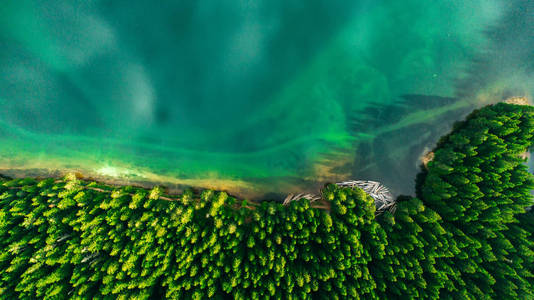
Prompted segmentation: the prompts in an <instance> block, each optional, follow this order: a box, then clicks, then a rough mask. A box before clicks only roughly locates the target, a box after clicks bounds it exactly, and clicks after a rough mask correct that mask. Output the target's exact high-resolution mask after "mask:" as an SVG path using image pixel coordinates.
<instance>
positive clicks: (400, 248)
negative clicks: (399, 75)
mask: <svg viewBox="0 0 534 300" xmlns="http://www.w3.org/2000/svg"><path fill="white" fill-rule="evenodd" d="M533 137H534V108H532V107H530V106H520V105H510V104H504V103H500V104H497V105H493V106H487V107H484V108H482V109H479V110H476V111H474V112H473V113H471V114H470V115H469V116H468V117H467V118H466V120H465V121H463V122H459V123H457V124H456V125H455V126H454V128H453V130H452V132H451V133H450V134H448V135H446V136H444V137H443V138H442V139H441V140H440V141H439V143H438V144H437V146H436V148H435V149H434V157H433V159H432V160H431V161H430V162H428V164H427V168H426V169H423V171H422V172H421V173H420V174H419V175H418V176H417V184H416V190H417V197H416V198H413V197H407V196H404V197H399V198H398V199H397V202H396V207H395V209H394V211H393V210H392V212H390V211H385V212H383V213H381V214H378V215H376V214H375V205H374V201H373V199H372V198H371V197H370V196H369V195H367V194H366V193H365V192H364V191H363V190H361V189H359V188H349V187H345V188H344V187H339V186H337V185H332V184H330V185H326V186H325V187H324V188H323V190H322V193H321V198H320V199H318V200H315V201H313V202H310V200H308V199H300V200H295V201H290V202H289V203H286V205H284V204H282V203H278V202H269V201H264V202H247V201H246V200H239V199H236V198H234V197H231V196H228V195H227V194H226V193H224V192H216V191H212V190H204V191H202V192H200V193H194V192H193V191H186V192H184V193H183V194H181V195H179V196H178V198H177V199H174V198H173V197H172V196H169V195H165V194H164V193H163V190H162V189H160V188H154V189H152V190H146V189H142V188H136V187H131V186H124V187H112V186H107V185H104V184H100V183H97V182H88V181H83V180H79V179H77V178H76V177H75V176H68V177H66V178H64V179H53V178H49V179H44V180H36V179H32V178H25V179H14V180H9V179H1V180H2V183H1V185H0V249H1V252H0V298H2V299H15V298H23V299H34V298H45V299H66V298H70V299H86V298H92V299H149V298H152V299H159V298H170V299H207V298H215V299H227V298H234V299H267V298H275V299H397V298H398V299H416V298H424V299H437V298H442V299H494V298H503V299H508V298H514V299H526V298H529V297H533V296H534V295H533V290H534V280H533V279H534V278H533V275H532V271H533V267H534V261H533V259H534V252H533V251H534V241H533V238H532V233H533V229H534V218H533V217H534V213H533V211H532V210H528V208H529V207H530V206H532V204H533V202H532V196H531V194H530V191H531V190H532V188H534V180H533V175H532V174H530V173H528V171H527V167H526V165H525V164H524V162H525V159H524V158H523V156H522V154H524V152H525V151H527V150H528V148H529V147H530V146H531V145H532V141H533Z"/></svg>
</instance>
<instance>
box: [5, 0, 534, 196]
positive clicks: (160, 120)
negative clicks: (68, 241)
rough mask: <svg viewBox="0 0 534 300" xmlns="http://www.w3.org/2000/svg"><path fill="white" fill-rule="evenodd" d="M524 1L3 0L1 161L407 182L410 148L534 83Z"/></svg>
mask: <svg viewBox="0 0 534 300" xmlns="http://www.w3.org/2000/svg"><path fill="white" fill-rule="evenodd" d="M529 11H530V12H532V4H530V3H529V2H528V1H502V0H490V1H487V0H485V1H482V0H479V1H441V0H440V1H426V2H422V1H415V0H408V1H401V2H399V1H342V0H334V1H326V0H315V1H308V2H306V3H305V4H304V2H303V3H300V2H295V1H272V0H271V1H252V2H246V1H224V2H212V1H191V2H190V3H183V2H181V3H178V2H176V3H170V2H166V3H164V4H157V5H156V4H153V3H148V2H147V3H131V2H127V1H113V2H105V1H84V2H83V3H82V2H76V1H59V0H58V1H47V2H46V3H39V4H36V3H34V2H32V1H13V2H10V3H9V5H6V6H3V7H2V8H0V42H1V45H2V50H1V51H0V74H2V76H1V77H0V78H1V79H0V107H1V110H0V125H1V129H0V139H1V141H0V142H1V144H2V146H1V147H0V159H1V161H0V168H1V169H41V170H78V171H80V172H82V173H84V174H89V175H91V176H95V177H98V176H103V177H109V178H115V179H124V180H136V181H146V182H163V183H168V184H176V185H180V186H181V185H193V186H199V187H214V188H223V189H227V190H229V191H230V192H235V193H243V194H245V195H247V196H250V197H262V196H263V195H265V194H269V193H277V192H281V191H282V190H283V191H315V190H316V189H317V188H318V187H319V186H321V185H322V184H324V183H325V182H331V181H337V180H346V179H355V178H362V179H370V180H379V181H382V182H384V183H385V184H386V185H388V186H389V187H390V188H392V189H393V191H394V192H396V193H411V189H412V186H413V183H412V178H413V176H412V175H413V174H415V173H416V172H417V170H418V158H419V156H420V155H421V154H423V152H424V151H425V149H427V150H429V149H430V148H431V147H432V146H433V143H435V141H436V140H437V139H438V138H439V136H440V135H441V134H444V133H445V132H446V131H447V130H449V129H450V126H451V124H452V123H453V122H454V121H456V120H459V119H461V118H462V117H463V116H464V115H465V114H466V113H467V112H469V111H470V110H471V109H473V108H475V107H477V106H480V105H482V104H486V103H491V102H495V101H499V100H501V99H502V98H505V97H507V96H512V95H519V96H529V95H530V94H531V93H532V86H534V85H532V83H534V81H533V80H532V78H533V77H532V73H533V69H534V68H533V66H532V59H530V60H529V59H528V58H529V56H530V55H531V53H532V50H533V49H532V48H533V47H534V43H533V42H532V36H534V35H533V34H532V31H533V30H532V26H522V25H521V24H533V23H534V22H532V21H534V20H532V19H533V17H532V15H533V14H531V13H530V14H529V13H528V12H529ZM529 50H530V51H529ZM525 62H526V63H525Z"/></svg>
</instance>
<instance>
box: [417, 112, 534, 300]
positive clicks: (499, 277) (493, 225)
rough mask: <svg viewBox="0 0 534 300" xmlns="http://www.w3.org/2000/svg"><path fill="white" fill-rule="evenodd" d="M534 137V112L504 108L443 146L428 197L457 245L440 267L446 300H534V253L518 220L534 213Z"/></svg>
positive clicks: (461, 128)
mask: <svg viewBox="0 0 534 300" xmlns="http://www.w3.org/2000/svg"><path fill="white" fill-rule="evenodd" d="M533 135H534V111H533V109H532V107H529V106H519V105H508V104H503V103H501V104H497V105H494V106H488V107H485V108H483V109H480V110H478V111H475V112H473V113H472V114H471V115H470V116H469V117H468V118H467V120H466V121H464V122H461V123H458V124H456V126H455V128H454V130H453V132H452V133H451V134H449V135H447V136H445V137H444V138H442V140H441V141H440V142H439V143H438V146H437V148H436V150H435V156H434V160H433V161H432V162H431V163H429V166H428V173H427V174H426V177H425V179H424V182H423V184H422V185H421V187H420V197H421V198H422V199H424V205H425V206H426V207H428V208H431V209H433V210H434V211H436V212H438V213H439V214H440V216H441V218H442V226H443V228H444V229H445V232H446V233H447V237H448V240H449V244H450V245H449V252H450V253H449V255H448V256H446V257H440V258H438V259H437V261H436V268H437V269H438V270H439V272H441V273H443V274H446V275H447V277H448V280H447V281H445V288H444V289H442V290H441V294H440V296H441V298H453V299H459V298H463V299H466V298H470V299H475V298H478V299H489V298H491V299H494V298H503V297H504V298H510V297H513V298H519V299H524V298H526V297H527V296H530V297H532V296H533V286H532V274H531V273H530V272H529V271H528V266H532V258H533V256H534V252H532V250H531V249H532V243H531V241H530V240H529V238H528V235H529V233H528V232H527V231H526V230H525V229H524V228H521V226H518V224H517V223H518V221H517V219H516V215H518V214H523V213H525V208H527V207H528V206H530V205H532V198H531V196H530V191H531V190H532V188H533V179H532V176H531V174H529V173H528V170H527V166H526V165H525V164H524V158H522V154H524V153H525V151H527V150H528V148H529V147H530V145H531V144H532V141H533Z"/></svg>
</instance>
